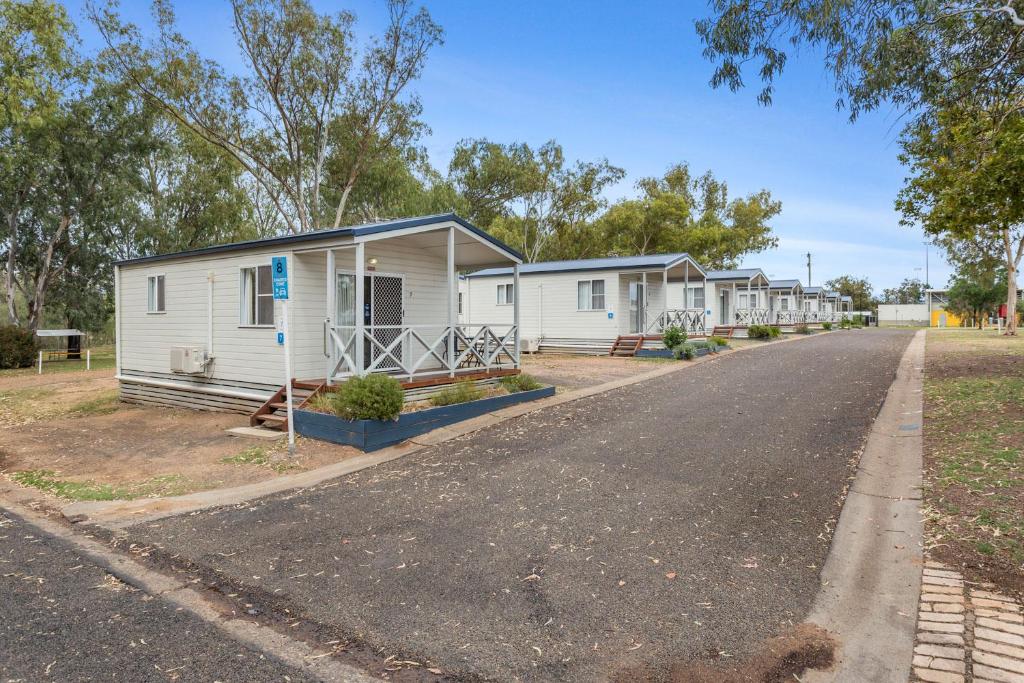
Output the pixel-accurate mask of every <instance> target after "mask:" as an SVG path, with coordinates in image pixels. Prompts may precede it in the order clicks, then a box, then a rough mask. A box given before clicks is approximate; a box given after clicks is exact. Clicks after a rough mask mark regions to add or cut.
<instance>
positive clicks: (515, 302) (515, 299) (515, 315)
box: [512, 263, 521, 368]
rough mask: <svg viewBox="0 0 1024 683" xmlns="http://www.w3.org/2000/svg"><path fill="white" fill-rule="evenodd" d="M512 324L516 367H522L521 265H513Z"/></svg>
mask: <svg viewBox="0 0 1024 683" xmlns="http://www.w3.org/2000/svg"><path fill="white" fill-rule="evenodd" d="M512 324H513V325H515V327H516V331H515V334H513V335H512V337H513V343H514V344H515V347H514V348H515V350H514V351H513V358H515V367H516V368H519V367H520V366H521V363H520V359H519V354H520V353H521V351H520V347H519V336H520V335H519V264H518V263H514V264H512Z"/></svg>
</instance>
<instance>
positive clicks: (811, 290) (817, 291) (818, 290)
mask: <svg viewBox="0 0 1024 683" xmlns="http://www.w3.org/2000/svg"><path fill="white" fill-rule="evenodd" d="M823 291H825V290H824V289H822V288H821V287H804V294H821V293H822V292H823Z"/></svg>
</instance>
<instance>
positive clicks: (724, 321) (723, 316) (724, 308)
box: [718, 289, 732, 325]
mask: <svg viewBox="0 0 1024 683" xmlns="http://www.w3.org/2000/svg"><path fill="white" fill-rule="evenodd" d="M718 324H719V325H731V324H732V320H731V316H730V315H729V290H728V289H723V290H721V292H719V294H718Z"/></svg>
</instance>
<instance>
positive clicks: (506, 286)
mask: <svg viewBox="0 0 1024 683" xmlns="http://www.w3.org/2000/svg"><path fill="white" fill-rule="evenodd" d="M509 292H511V293H512V298H511V300H510V299H509V296H508V295H509ZM503 293H504V294H503ZM495 296H496V298H495V306H512V305H513V304H515V302H516V291H515V283H513V282H509V283H501V284H499V285H498V287H497V290H496V293H495Z"/></svg>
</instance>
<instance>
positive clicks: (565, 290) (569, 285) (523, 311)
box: [463, 270, 629, 340]
mask: <svg viewBox="0 0 1024 683" xmlns="http://www.w3.org/2000/svg"><path fill="white" fill-rule="evenodd" d="M580 280H604V296H605V308H604V309H602V310H599V311H581V310H579V309H578V307H577V283H578V282H579V281H580ZM466 282H467V285H466V290H465V292H466V296H465V298H464V301H463V303H464V308H463V322H464V323H465V324H467V325H485V324H495V323H497V324H511V323H512V306H510V305H508V304H498V303H497V300H498V299H497V289H498V285H499V284H501V285H504V284H511V283H512V276H511V275H508V276H504V275H497V276H487V277H469V278H467V280H466ZM623 287H625V281H623V282H622V285H621V286H620V280H619V274H618V273H617V272H615V271H607V270H601V271H578V272H572V273H536V274H529V273H528V274H520V276H519V289H520V292H519V297H520V299H519V307H520V308H519V323H520V325H521V328H522V330H521V333H520V334H521V336H522V337H523V338H535V339H539V338H547V339H601V340H606V339H614V338H615V337H616V336H618V335H619V334H620V333H621V330H620V325H621V329H625V327H626V326H627V325H628V324H629V306H628V296H629V292H628V288H627V289H626V291H625V292H623V291H622V289H623ZM622 301H625V302H626V305H625V307H623V304H622ZM609 312H611V313H613V314H614V315H613V317H612V319H610V320H609V318H608V313H609ZM623 317H625V321H623Z"/></svg>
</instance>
